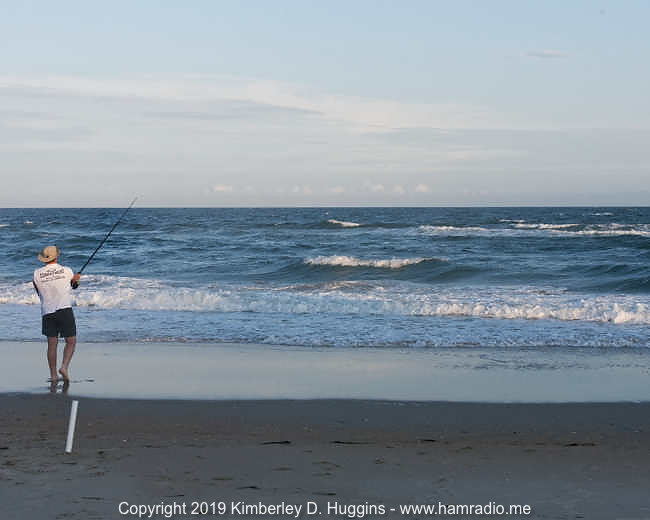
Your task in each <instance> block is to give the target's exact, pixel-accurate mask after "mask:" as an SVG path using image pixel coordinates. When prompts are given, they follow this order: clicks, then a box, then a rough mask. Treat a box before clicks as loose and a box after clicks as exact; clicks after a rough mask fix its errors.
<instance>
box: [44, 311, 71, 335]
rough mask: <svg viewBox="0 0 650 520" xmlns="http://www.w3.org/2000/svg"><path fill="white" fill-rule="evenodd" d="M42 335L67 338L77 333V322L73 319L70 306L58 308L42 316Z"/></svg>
mask: <svg viewBox="0 0 650 520" xmlns="http://www.w3.org/2000/svg"><path fill="white" fill-rule="evenodd" d="M42 332H43V335H44V336H47V337H48V338H56V337H57V336H61V337H62V338H69V337H71V336H76V335H77V324H76V323H75V321H74V314H72V307H68V308H67V309H59V310H58V311H56V312H53V313H51V314H46V315H45V316H43V331H42Z"/></svg>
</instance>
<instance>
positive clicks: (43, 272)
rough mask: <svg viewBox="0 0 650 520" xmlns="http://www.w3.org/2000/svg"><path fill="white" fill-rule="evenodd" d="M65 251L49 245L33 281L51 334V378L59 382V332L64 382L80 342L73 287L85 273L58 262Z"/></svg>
mask: <svg viewBox="0 0 650 520" xmlns="http://www.w3.org/2000/svg"><path fill="white" fill-rule="evenodd" d="M60 254H61V252H60V251H59V248H58V247H56V246H47V247H45V248H44V249H43V250H42V251H41V252H40V253H39V255H38V259H39V260H40V261H41V262H43V263H44V264H45V265H44V266H43V267H41V268H39V269H36V270H35V271H34V278H33V281H32V282H33V284H34V289H36V293H37V294H38V296H39V298H40V299H41V315H42V333H43V335H44V336H46V337H47V362H48V365H49V366H50V381H51V382H52V383H56V382H57V381H58V379H59V376H58V374H57V371H56V355H57V345H58V342H59V336H61V337H63V338H65V348H64V350H63V362H62V363H61V368H59V372H58V373H59V374H61V377H63V380H64V382H66V383H68V382H69V381H70V371H69V365H70V360H71V359H72V355H73V354H74V349H75V346H76V344H77V325H76V323H75V319H74V314H73V312H72V289H76V288H77V287H78V286H79V278H81V273H77V274H74V273H73V272H72V269H70V268H69V267H64V266H62V265H59V264H58V259H59V255H60Z"/></svg>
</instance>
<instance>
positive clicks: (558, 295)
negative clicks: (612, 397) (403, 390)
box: [0, 276, 650, 325]
mask: <svg viewBox="0 0 650 520" xmlns="http://www.w3.org/2000/svg"><path fill="white" fill-rule="evenodd" d="M84 279H85V283H84V285H83V289H82V290H80V291H77V292H76V293H75V303H76V305H77V306H79V307H90V308H98V309H134V310H146V311H154V312H155V311H195V312H220V313H223V312H237V313H241V312H256V313H285V314H290V315H294V314H315V315H321V316H326V315H330V316H331V317H332V319H335V317H336V316H337V315H360V316H363V315H366V316H410V317H417V316H425V317H426V316H437V317H470V318H498V319H506V320H512V319H520V320H560V321H580V322H601V323H612V324H616V325H623V324H625V325H638V324H641V325H649V324H650V302H649V301H648V300H647V298H644V297H641V298H637V297H633V296H610V297H601V296H593V295H585V294H573V293H570V292H566V291H563V290H558V289H554V288H547V289H544V290H541V288H539V287H524V288H522V287H518V288H509V287H503V288H483V289H477V288H470V287H466V288H459V287H456V288H448V289H444V290H442V289H437V290H435V291H431V290H430V289H428V288H423V287H418V286H417V285H415V284H401V283H399V284H392V283H380V282H375V283H367V284H364V285H363V286H361V287H359V290H357V291H355V290H351V289H352V287H351V286H348V285H345V286H340V285H337V284H331V283H330V284H328V283H325V284H314V286H313V288H306V287H303V288H302V289H300V290H296V288H295V287H286V286H285V287H284V288H278V287H269V286H257V287H251V286H226V285H224V286H203V287H180V286H172V285H168V284H165V283H162V282H160V281H157V280H151V279H138V278H129V277H115V276H88V277H84ZM0 289H1V290H0V294H1V296H0V304H18V305H36V304H38V303H39V300H38V296H37V295H36V294H35V293H34V290H33V288H32V286H31V283H25V284H20V285H7V286H5V287H0Z"/></svg>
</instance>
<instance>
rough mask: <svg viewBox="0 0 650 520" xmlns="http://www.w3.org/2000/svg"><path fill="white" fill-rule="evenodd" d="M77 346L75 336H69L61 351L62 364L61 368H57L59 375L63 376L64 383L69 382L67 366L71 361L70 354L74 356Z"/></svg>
mask: <svg viewBox="0 0 650 520" xmlns="http://www.w3.org/2000/svg"><path fill="white" fill-rule="evenodd" d="M76 344H77V336H70V337H69V338H65V348H64V349H63V363H61V368H59V374H61V375H62V376H63V380H64V381H70V376H69V374H68V365H69V364H70V360H71V359H72V354H74V348H75V345H76Z"/></svg>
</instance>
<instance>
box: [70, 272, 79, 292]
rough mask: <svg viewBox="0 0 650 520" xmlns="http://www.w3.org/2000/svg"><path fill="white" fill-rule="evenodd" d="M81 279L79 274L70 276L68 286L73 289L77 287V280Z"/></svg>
mask: <svg viewBox="0 0 650 520" xmlns="http://www.w3.org/2000/svg"><path fill="white" fill-rule="evenodd" d="M80 278H81V273H75V274H73V275H72V280H70V285H71V286H72V288H73V289H76V288H77V287H79V279H80Z"/></svg>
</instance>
